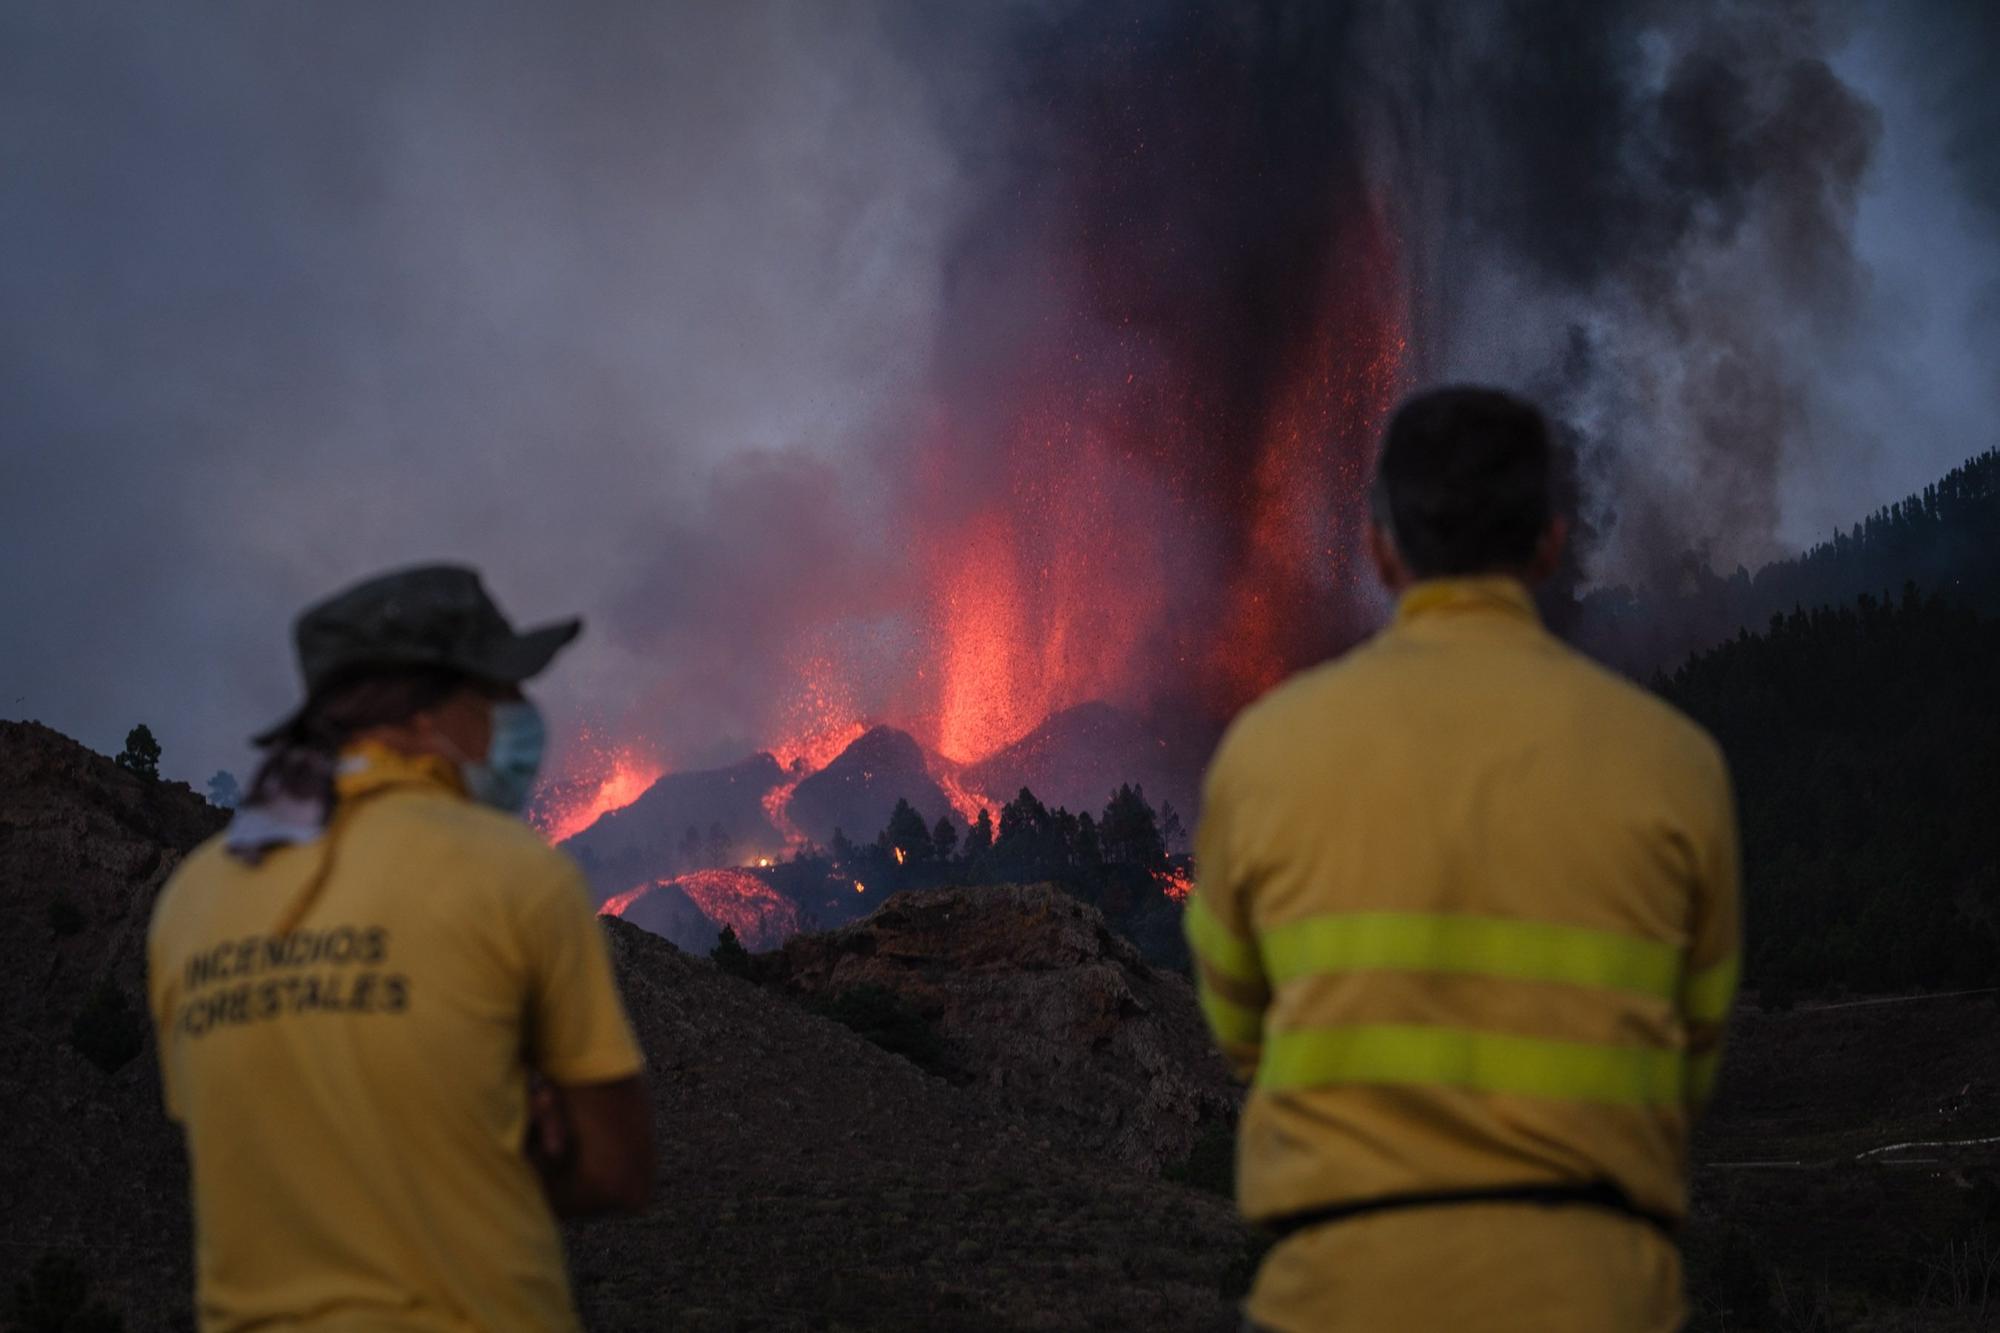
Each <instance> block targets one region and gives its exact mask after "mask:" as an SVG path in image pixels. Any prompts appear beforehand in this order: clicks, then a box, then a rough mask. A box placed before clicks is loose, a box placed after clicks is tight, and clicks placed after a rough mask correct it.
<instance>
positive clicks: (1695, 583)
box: [1550, 450, 2000, 678]
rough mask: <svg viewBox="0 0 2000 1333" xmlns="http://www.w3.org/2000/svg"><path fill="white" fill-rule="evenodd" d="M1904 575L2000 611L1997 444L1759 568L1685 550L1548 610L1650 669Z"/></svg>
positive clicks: (1964, 602) (1897, 583) (1615, 654)
mask: <svg viewBox="0 0 2000 1333" xmlns="http://www.w3.org/2000/svg"><path fill="white" fill-rule="evenodd" d="M1906 583H1915V584H1916V585H1917V586H1918V587H1919V588H1920V589H1922V590H1923V592H1924V593H1925V594H1926V595H1929V596H1941V597H1944V598H1945V599H1947V600H1949V601H1951V602H1953V603H1954V604H1957V605H1960V606H1965V607H1968V608H1970V609H1972V610H1975V611H1979V612H1981V613H1982V614H1985V615H1989V616H1990V615H2000V450H1989V451H1988V452H1986V453H1983V454H1981V455H1979V456H1978V457H1976V458H1973V459H1970V460H1968V461H1967V462H1966V463H1965V464H1964V465H1962V466H1960V467H1956V468H1953V469H1952V470H1951V471H1950V472H1948V473H1946V474H1945V475H1944V476H1943V477H1940V478H1939V479H1938V480H1937V481H1936V482H1934V483H1932V484H1931V485H1929V486H1926V487H1925V488H1924V489H1923V490H1922V491H1921V492H1918V493H1917V494H1914V495H1910V496H1907V497H1905V498H1904V499H1902V500H1899V501H1897V502H1896V503H1894V504H1890V505H1885V506H1883V507H1882V508H1881V509H1879V510H1877V511H1876V512H1875V513H1873V514H1871V515H1869V516H1868V517H1867V518H1866V519H1864V520H1862V521H1861V522H1859V523H1856V524H1854V525H1853V526H1852V527H1851V528H1850V529H1849V530H1848V531H1846V532H1835V533H1834V535H1833V536H1832V537H1831V538H1830V539H1829V540H1827V541H1824V542H1821V543H1820V544H1818V545H1816V546H1814V547H1812V548H1811V549H1809V550H1807V551H1805V552H1804V553H1802V554H1800V555H1797V556H1794V557H1791V558H1790V559H1785V560H1774V561H1772V562H1771V563H1770V564H1767V565H1764V566H1762V567H1761V568H1759V569H1758V570H1757V571H1756V572H1755V573H1752V572H1750V571H1749V570H1746V569H1743V568H1741V567H1740V566H1739V567H1738V568H1737V569H1736V570H1735V571H1734V572H1733V573H1730V574H1727V575H1724V574H1718V573H1717V572H1716V571H1714V570H1713V569H1711V568H1710V567H1709V564H1708V561H1707V560H1706V559H1705V558H1704V557H1703V556H1702V555H1701V554H1700V553H1698V552H1689V553H1687V554H1686V555H1685V556H1684V557H1683V558H1682V560H1681V563H1680V565H1679V567H1678V568H1677V569H1676V570H1675V571H1674V575H1673V577H1672V578H1671V579H1670V580H1668V581H1666V582H1662V583H1659V584H1656V585H1654V586H1648V587H1639V588H1630V587H1622V586H1621V587H1613V588H1603V589H1599V590H1597V591H1595V592H1592V593H1590V594H1588V595H1586V596H1585V597H1584V598H1582V600H1581V601H1574V602H1569V603H1567V604H1565V605H1560V606H1555V607H1552V608H1550V610H1551V612H1552V613H1553V616H1554V618H1555V620H1556V622H1557V623H1559V624H1561V625H1563V626H1565V627H1566V632H1567V633H1568V634H1569V636H1570V637H1571V638H1572V639H1573V640H1574V641H1575V642H1576V643H1577V644H1578V646H1579V647H1581V648H1583V649H1584V650H1585V651H1587V652H1589V653H1591V654H1592V655H1593V656H1595V657H1597V658H1599V659H1600V660H1603V661H1605V662H1608V663H1610V664H1611V665H1613V666H1615V667H1618V668H1619V669H1621V670H1623V671H1626V672H1628V673H1630V674H1632V675H1634V676H1638V677H1641V678H1644V677H1647V676H1650V675H1652V674H1653V673H1654V672H1655V671H1660V670H1668V671H1671V670H1673V669H1674V668H1675V667H1677V666H1678V665H1679V664H1680V663H1681V662H1683V661H1684V660H1686V658H1687V657H1688V655H1689V654H1691V653H1694V652H1698V651H1700V650H1702V649H1704V648H1708V647H1710V646H1712V645H1715V644H1718V643H1721V642H1723V641H1724V640H1727V639H1730V638H1733V637H1735V635H1736V634H1737V633H1738V632H1739V631H1742V630H1746V629H1747V630H1750V631H1752V632H1756V631H1759V630H1762V629H1764V628H1765V627H1766V626H1767V625H1768V624H1769V623H1770V621H1771V618H1772V617H1774V616H1783V615H1789V614H1790V613H1792V612H1793V611H1796V610H1810V609H1812V608H1814V607H1821V606H1841V605H1845V604H1848V603H1851V602H1852V601H1853V600H1854V599H1855V598H1856V597H1859V596H1861V595H1863V594H1870V595H1874V596H1878V597H1879V596H1884V595H1890V594H1893V593H1895V592H1896V591H1897V590H1899V589H1901V588H1902V587H1903V586H1904V585H1905V584H1906Z"/></svg>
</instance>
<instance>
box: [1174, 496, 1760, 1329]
mask: <svg viewBox="0 0 2000 1333" xmlns="http://www.w3.org/2000/svg"><path fill="white" fill-rule="evenodd" d="M1387 462H1388V460H1386V459H1385V466H1386V465H1387ZM1556 540H1557V541H1559V540H1560V535H1559V533H1558V535H1557V538H1556ZM1385 554H1386V555H1388V557H1389V558H1390V559H1391V560H1392V561H1393V560H1394V559H1395V557H1394V555H1393V553H1385ZM1522 563H1523V564H1524V565H1525V564H1526V563H1527V562H1526V561H1523V562H1522ZM1395 581H1397V582H1407V583H1409V585H1410V586H1409V587H1408V590H1407V591H1406V592H1405V594H1404V596H1403V598H1402V602H1401V605H1400V607H1399V610H1398V615H1397V620H1396V623H1395V624H1393V625H1392V626H1391V627H1390V628H1389V629H1388V630H1386V631H1385V632H1384V633H1383V634H1381V635H1380V636H1378V637H1377V638H1376V639H1375V640H1373V641H1371V642H1370V643H1368V644H1366V645H1364V646H1363V647H1362V648H1360V649H1357V650H1356V651H1355V652H1353V653H1351V654H1349V655H1347V656H1346V657H1345V658H1343V659H1341V660H1339V661H1337V662H1335V663H1332V664H1330V665H1328V666H1325V667H1321V668H1318V669H1316V670H1314V671H1311V672H1308V673H1306V674H1304V675H1302V676H1300V677H1298V678H1295V679H1294V680H1293V681H1291V682H1289V683H1288V684H1286V685H1285V686H1283V687H1282V688H1280V689H1279V690H1277V691H1275V692H1274V693H1273V694H1271V695H1270V696H1268V697H1267V698H1266V699H1264V700H1263V701H1261V702H1260V703H1258V704H1257V705H1255V706H1253V707H1252V708H1251V709H1250V710H1248V711H1247V712H1246V713H1245V714H1244V715H1243V716H1242V717H1241V718H1239V719H1238V721H1237V723H1236V724H1235V725H1234V726H1233V727H1232V728H1231V730H1230V733H1229V735H1228V736H1227V737H1226V738H1225V740H1224V743H1223V745H1222V747H1221V749H1220V750H1219V752H1218V754H1217V756H1216V759H1215V761H1214V764H1213V765H1212V767H1211V770H1210V773H1209V778H1208V783H1207V789H1206V791H1205V794H1204V808H1203V816H1202V825H1201V830H1200V834H1199V839H1198V845H1197V871H1198V879H1199V887H1198V889H1197V892H1196V894H1195V895H1194V896H1193V897H1192V898H1191V900H1190V903H1189V908H1188V931H1189V937H1190V940H1191V943H1192V944H1193V946H1194V948H1195V952H1196V955H1197V958H1198V959H1199V961H1200V964H1201V967H1200V974H1201V981H1202V990H1203V1001H1204V1005H1205V1007H1206V1008H1207V1011H1208V1013H1209V1017H1210V1020H1211V1023H1212V1025H1213V1026H1214V1028H1215V1031H1216V1033H1217V1036H1218V1038H1219V1039H1220V1040H1221V1042H1222V1043H1223V1045H1224V1047H1225V1049H1226V1050H1227V1051H1228V1052H1229V1053H1230V1054H1231V1055H1232V1056H1233V1057H1235V1059H1236V1060H1237V1062H1238V1064H1239V1067H1241V1068H1242V1069H1243V1071H1244V1072H1245V1073H1246V1074H1247V1075H1250V1076H1252V1077H1253V1079H1254V1086H1253V1089H1252V1093H1251V1096H1250V1099H1249V1101H1248V1103H1247V1106H1246V1109H1245V1112H1244V1117H1243V1123H1242V1128H1241V1150H1240V1153H1239V1194H1240V1198H1241V1202H1242V1205H1243V1208H1244V1212H1245V1214H1246V1215H1247V1216H1248V1217H1250V1218H1252V1219H1254V1220H1257V1221H1260V1222H1264V1223H1266V1224H1268V1225H1272V1226H1274V1227H1275V1228H1276V1229H1278V1230H1279V1231H1280V1232H1281V1234H1282V1235H1283V1236H1284V1237H1285V1239H1283V1241H1282V1242H1281V1243H1280V1244H1279V1245H1278V1246H1277V1247H1276V1248H1275V1249H1274V1251H1273V1252H1272V1255H1271V1257H1270V1259H1269V1260H1268V1261H1267V1263H1266V1265H1265V1268H1264V1270H1263V1272H1262V1273H1261V1274H1260V1276H1259V1280H1258V1283H1257V1288H1256V1291H1255V1292H1254V1294H1253V1298H1252V1301H1251V1305H1250V1310H1251V1314H1252V1316H1253V1318H1254V1319H1255V1320H1257V1321H1258V1322H1259V1323H1261V1324H1264V1325H1268V1326H1270V1327H1273V1328H1280V1329H1306V1328H1375V1327H1396V1328H1409V1329H1423V1328H1429V1327H1441V1326H1444V1325H1447V1324H1449V1325H1451V1326H1453V1327H1454V1328H1455V1329H1462V1330H1474V1329H1498V1328H1521V1329H1541V1330H1549V1329H1578V1330H1582V1329H1593V1330H1617V1329H1655V1328H1657V1329H1666V1328H1671V1327H1674V1326H1676V1324H1677V1323H1678V1319H1679V1313H1680V1297H1679V1265H1678V1260H1677V1256H1676V1254H1675V1251H1674V1248H1673V1245H1672V1243H1671V1241H1670V1240H1669V1238H1668V1237H1667V1235H1666V1234H1665V1233H1666V1232H1667V1231H1668V1230H1670V1229H1671V1228H1672V1227H1673V1225H1674V1224H1675V1221H1676V1220H1677V1219H1678V1218H1679V1217H1680V1216H1681V1215H1682V1214H1683V1213H1684V1211H1685V1175H1686V1145H1687V1130H1688V1123H1689V1119H1690V1115H1691V1110H1692V1108H1693V1107H1694V1106H1695V1105H1696V1104H1698V1102H1699V1100H1700V1099H1701V1097H1702V1096H1703V1095H1704V1092H1705V1089H1706V1086H1707V1084H1708V1082H1709V1080H1710V1079H1712V1077H1713V1072H1714V1059H1715V1052H1716V1044H1715V1043H1716V1037H1717V1034H1718V1032H1719V1025H1720V1022H1721V1019H1722V1018H1723V1016H1724V1013H1725V1012H1726V1009H1727V1006H1728V1003H1729V999H1730V996H1731V994H1732V992H1733V986H1734V956H1735V948H1736V940H1735V932H1736V924H1735V915H1734V913H1735V905H1734V891H1735V888H1734V886H1735V865H1734V858H1735V836H1734V825H1733V815H1732V812H1731V807H1730V797H1729V790H1728V783H1727V777H1726V772H1725V769H1724V766H1723V763H1722V759H1721V756H1720V754H1719V753H1718V751H1717V750H1716V747H1715V746H1714V744H1713V743H1712V742H1711V741H1710V740H1709V739H1708V738H1707V737H1706V736H1705V735H1704V734H1703V733H1702V732H1701V731H1700V730H1699V729H1698V728H1696V727H1695V726H1694V725H1693V724H1691V723H1689V722H1687V721H1686V720H1684V719H1682V718H1681V717H1679V716H1678V715H1677V714H1675V713H1674V712H1673V711H1672V710H1671V709H1669V708H1668V707H1666V706H1665V705H1664V704H1662V703H1660V702H1659V701H1657V700H1655V699H1653V698H1652V697H1650V696H1649V695H1647V694H1645V693H1644V692H1643V691H1641V690H1639V689H1638V688H1636V687H1634V686H1632V685H1629V684H1627V683H1625V682H1624V681H1621V680H1619V679H1617V678H1616V677H1614V676H1612V675H1610V674H1608V673H1606V672H1604V671H1602V670H1600V669H1599V668H1597V667H1596V666H1594V665H1592V664H1591V663H1589V662H1588V661H1586V660H1585V659H1583V658H1582V657H1580V656H1579V655H1577V654H1575V653H1574V652H1572V651H1571V650H1569V649H1567V648H1566V647H1564V646H1563V645H1562V644H1560V643H1559V642H1558V641H1556V640H1555V639H1554V638H1553V637H1552V636H1551V635H1549V634H1548V633H1547V632H1546V631H1545V630H1544V629H1543V628H1542V627H1541V625H1540V622H1539V620H1538V618H1537V616H1536V614H1535V610H1534V607H1533V603H1532V601H1531V600H1530V599H1529V596H1528V593H1527V590H1526V588H1525V587H1524V586H1523V584H1522V583H1521V582H1520V581H1519V580H1518V579H1516V578H1513V577H1507V576H1502V575H1485V576H1469V577H1467V576H1461V577H1428V578H1422V579H1417V580H1395ZM1565 1205H1566V1206H1565Z"/></svg>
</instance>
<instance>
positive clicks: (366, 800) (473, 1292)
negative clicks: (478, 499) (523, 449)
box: [148, 566, 653, 1333]
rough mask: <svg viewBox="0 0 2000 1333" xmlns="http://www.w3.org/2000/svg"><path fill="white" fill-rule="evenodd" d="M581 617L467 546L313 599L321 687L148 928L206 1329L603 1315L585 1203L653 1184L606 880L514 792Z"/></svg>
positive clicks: (622, 1203)
mask: <svg viewBox="0 0 2000 1333" xmlns="http://www.w3.org/2000/svg"><path fill="white" fill-rule="evenodd" d="M579 628H580V626H579V624H578V622H575V621H569V622H565V623H562V624H557V625H552V626H548V627H545V628H543V629H539V630H535V631H531V632H528V633H525V634H521V633H516V632H515V631H514V630H513V629H512V627H511V626H509V625H508V624H507V622H506V620H505V618H504V617H503V616H502V615H501V614H500V612H499V610H498V608H497V607H495V606H494V605H493V603H492V601H491V599H490V598H489V597H488V596H487V595H486V592H485V590H484V588H483V587H481V585H480V582H479V579H478V577H477V575H476V574H474V573H473V572H472V571H471V570H468V569H462V568H456V567H450V566H428V567H422V568H418V569H412V570H405V571H401V572H399V573H395V574H390V575H387V576H384V577H382V578H378V579H374V580H371V581H369V582H366V583H363V584H361V585H358V586H357V587H355V588H352V589H349V590H348V591H346V592H344V593H342V594H340V595H338V596H336V597H334V598H332V599H330V600H328V601H326V602H323V603H321V604H320V605H318V606H316V607H313V608H312V609H310V610H309V611H307V612H306V613H305V614H304V615H303V616H302V617H301V618H300V620H299V622H298V626H297V631H296V638H297V646H298V651H299V660H300V665H301V669H302V672H303V675H304V677H305V683H306V696H307V697H306V702H305V703H304V705H303V706H302V707H301V708H300V709H299V711H298V712H297V713H295V714H294V715H293V716H292V717H291V718H289V719H287V720H286V721H285V722H283V723H281V724H280V725H279V726H277V727H275V728H273V729H272V730H271V731H269V732H267V733H265V734H264V735H263V736H261V737H259V738H258V740H259V743H260V744H262V745H264V746H265V747H266V748H267V757H266V759H265V761H264V763H263V765H262V767H261V768H260V770H259V773H258V776H257V778H256V780H255V781H254V782H253V783H252V785H251V788H250V791H249V794H248V796H247V797H246V800H245V802H244V805H243V807H242V808H241V809H239V811H238V812H237V814H236V816H235V818H234V819H233V821H232V822H231V825H230V827H229V829H228V830H226V831H225V832H224V834H223V835H222V836H221V837H220V838H217V839H215V840H214V841H212V842H210V843H208V844H206V845H204V846H202V847H201V848H199V849H197V850H196V851H195V852H194V853H193V854H192V855H191V856H190V857H189V858H188V860H187V862H186V863H185V864H184V865H182V866H181V867H180V869H179V870H178V871H177V872H176V874H175V875H174V876H173V878H172V880H170V881H169V882H168V884H167V886H166V888H165V889H164V890H163V891H162V892H161V895H160V899H159V902H158V904H157V905H156V907H155V909H154V913H153V921H152V928H151V931H150V934H149V938H148V954H149V970H150V981H149V992H150V998H151V1007H152V1013H153V1020H154V1025H155V1030H156V1033H157V1036H158V1041H159V1051H160V1065H161V1073H162V1077H163V1080H164V1084H165V1094H166V1104H167V1108H168V1112H169V1114H171V1115H172V1116H173V1117H174V1118H175V1119H176V1120H178V1121H180V1122H181V1124H182V1126H183V1127H184V1129H185V1131H186V1135H187V1144H188V1153H189V1158H190V1162H191V1166H192V1177H193V1192H194V1213H195V1233H196V1281H197V1304H198V1307H199V1313H200V1319H201V1326H202V1328H203V1329H204V1330H205V1331H207V1333H223V1331H225V1330H233V1329H247V1328H265V1327H275V1328H311V1329H328V1330H345V1329H353V1330H360V1329H369V1330H411V1333H416V1331H418V1330H447V1329H449V1330H460V1331H462V1330H473V1329H477V1330H491V1331H494V1333H498V1331H500V1330H523V1331H524V1333H525V1331H526V1330H537V1331H541V1330H550V1329H556V1330H560V1329H572V1328H575V1327H576V1326H577V1324H576V1315H575V1312H574V1308H573V1305H572V1302H571V1299H570V1293H569V1287H568V1281H567V1278H566V1276H565V1273H564V1268H563V1256H562V1247H561V1240H560V1237H559V1234H558V1231H557V1228H556V1222H555V1214H556V1213H557V1212H558V1211H560V1212H563V1213H566V1214H568V1213H591V1212H604V1211H625V1210H631V1209H636V1208H638V1207H641V1206H643V1204H644V1202H645V1201H646V1199H647V1198H648V1196H649V1194H650V1190H651V1186H652V1176H653V1158H652V1139H651V1112H650V1109H649V1105H648V1101H647V1097H646V1092H645V1087H644V1083H643V1080H642V1078H641V1070H642V1060H641V1056H640V1053H639V1049H638V1047H637V1045H636V1043H635V1042H634V1040H633V1036H632V1032H631V1029H630V1027H629V1025H628V1023H627V1022H626V1018H625V1014H624V1011H623V1008H622V1007H621V1005H620V1002H619V999H618V994H617V991H616V989H615V986H614V984H613V980H612V975H611V969H610V964H609V959H608V956H607V953H606V949H605V945H604V940H603V937H602V935H601V934H600V933H599V929H598V926H597V921H596V917H595V914H594V912H593V910H592V907H591V902H590V898H589V895H588V893H587V891H586V889H585V886H584V883H583V880H582V877H581V875H580V874H579V873H578V871H577V869H576V867H575V866H574V865H573V864H572V863H571V862H570V861H569V860H568V858H566V857H564V856H562V855H561V854H560V853H558V852H556V851H554V850H553V849H551V848H550V847H548V846H547V845H545V844H544V843H543V842H542V840H541V839H540V838H539V837H538V836H537V835H536V834H535V833H534V831H533V830H531V829H530V828H528V827H527V826H526V825H525V824H523V823H522V822H521V821H520V820H518V819H517V818H514V817H513V815H512V813H511V812H512V811H514V810H518V809H519V808H520V805H521V803H522V802H523V801H524V800H525V798H526V796H527V794H528V791H529V789H530V788H531V787H532V785H533V780H534V774H535V769H536V767H537V765H538V763H539V759H540V752H541V746H542V732H541V722H540V718H539V715H538V714H536V713H535V711H534V709H533V706H532V705H531V704H529V703H527V701H526V700H525V699H524V698H523V697H522V695H521V691H520V682H522V681H524V680H526V679H527V678H529V677H530V676H533V675H535V674H536V673H538V672H539V671H540V670H541V669H542V668H543V667H544V666H546V665H547V664H548V662H549V660H550V659H551V658H552V657H553V656H554V655H555V653H556V652H557V651H558V650H559V649H560V648H561V647H562V646H563V645H564V644H566V643H568V642H569V641H570V640H571V639H573V638H574V637H575V636H576V633H577V631H578V629H579Z"/></svg>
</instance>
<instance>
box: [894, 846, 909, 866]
mask: <svg viewBox="0 0 2000 1333" xmlns="http://www.w3.org/2000/svg"><path fill="white" fill-rule="evenodd" d="M895 852H896V864H897V865H901V864H903V862H904V861H905V860H906V859H908V858H906V857H905V856H904V855H903V849H902V848H901V847H898V848H896V849H895Z"/></svg>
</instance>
